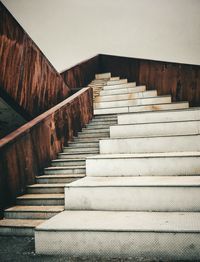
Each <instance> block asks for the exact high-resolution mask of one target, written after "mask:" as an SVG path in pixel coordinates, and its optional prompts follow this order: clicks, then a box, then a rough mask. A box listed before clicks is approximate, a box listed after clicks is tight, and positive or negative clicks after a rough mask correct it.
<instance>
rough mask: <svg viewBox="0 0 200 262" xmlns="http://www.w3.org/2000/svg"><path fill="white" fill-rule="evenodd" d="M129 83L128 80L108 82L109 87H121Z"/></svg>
mask: <svg viewBox="0 0 200 262" xmlns="http://www.w3.org/2000/svg"><path fill="white" fill-rule="evenodd" d="M127 82H128V80H127V79H119V80H108V81H107V86H119V85H121V84H126V83H127Z"/></svg>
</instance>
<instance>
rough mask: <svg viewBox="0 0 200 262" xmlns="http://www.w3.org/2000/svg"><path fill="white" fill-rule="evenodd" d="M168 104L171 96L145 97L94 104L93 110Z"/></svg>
mask: <svg viewBox="0 0 200 262" xmlns="http://www.w3.org/2000/svg"><path fill="white" fill-rule="evenodd" d="M164 103H166V104H168V103H171V96H157V97H147V98H138V99H131V100H122V101H110V102H99V103H94V107H95V109H100V108H113V107H123V106H140V105H149V104H150V105H151V104H154V105H155V104H164Z"/></svg>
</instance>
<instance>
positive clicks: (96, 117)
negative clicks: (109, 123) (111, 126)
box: [92, 114, 117, 121]
mask: <svg viewBox="0 0 200 262" xmlns="http://www.w3.org/2000/svg"><path fill="white" fill-rule="evenodd" d="M97 119H99V120H116V119H117V115H115V114H110V115H108V116H104V115H99V116H95V117H93V119H92V121H95V120H97Z"/></svg>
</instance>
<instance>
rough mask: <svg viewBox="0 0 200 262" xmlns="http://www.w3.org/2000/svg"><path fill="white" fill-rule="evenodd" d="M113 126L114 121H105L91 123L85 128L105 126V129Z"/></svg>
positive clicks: (115, 121) (115, 122)
mask: <svg viewBox="0 0 200 262" xmlns="http://www.w3.org/2000/svg"><path fill="white" fill-rule="evenodd" d="M115 124H117V120H114V121H109V122H107V121H98V122H97V121H96V122H92V123H90V124H89V126H87V128H93V127H96V126H100V127H101V126H104V125H105V127H109V126H111V125H115Z"/></svg>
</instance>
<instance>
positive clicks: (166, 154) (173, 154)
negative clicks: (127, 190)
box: [88, 151, 200, 159]
mask: <svg viewBox="0 0 200 262" xmlns="http://www.w3.org/2000/svg"><path fill="white" fill-rule="evenodd" d="M198 156H200V152H197V151H195V152H189V151H188V152H160V153H159V152H158V153H137V154H134V153H132V154H100V155H95V156H89V157H88V158H90V159H93V158H94V159H107V158H109V159H110V158H115V159H120V158H122V159H123V158H150V157H198Z"/></svg>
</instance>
